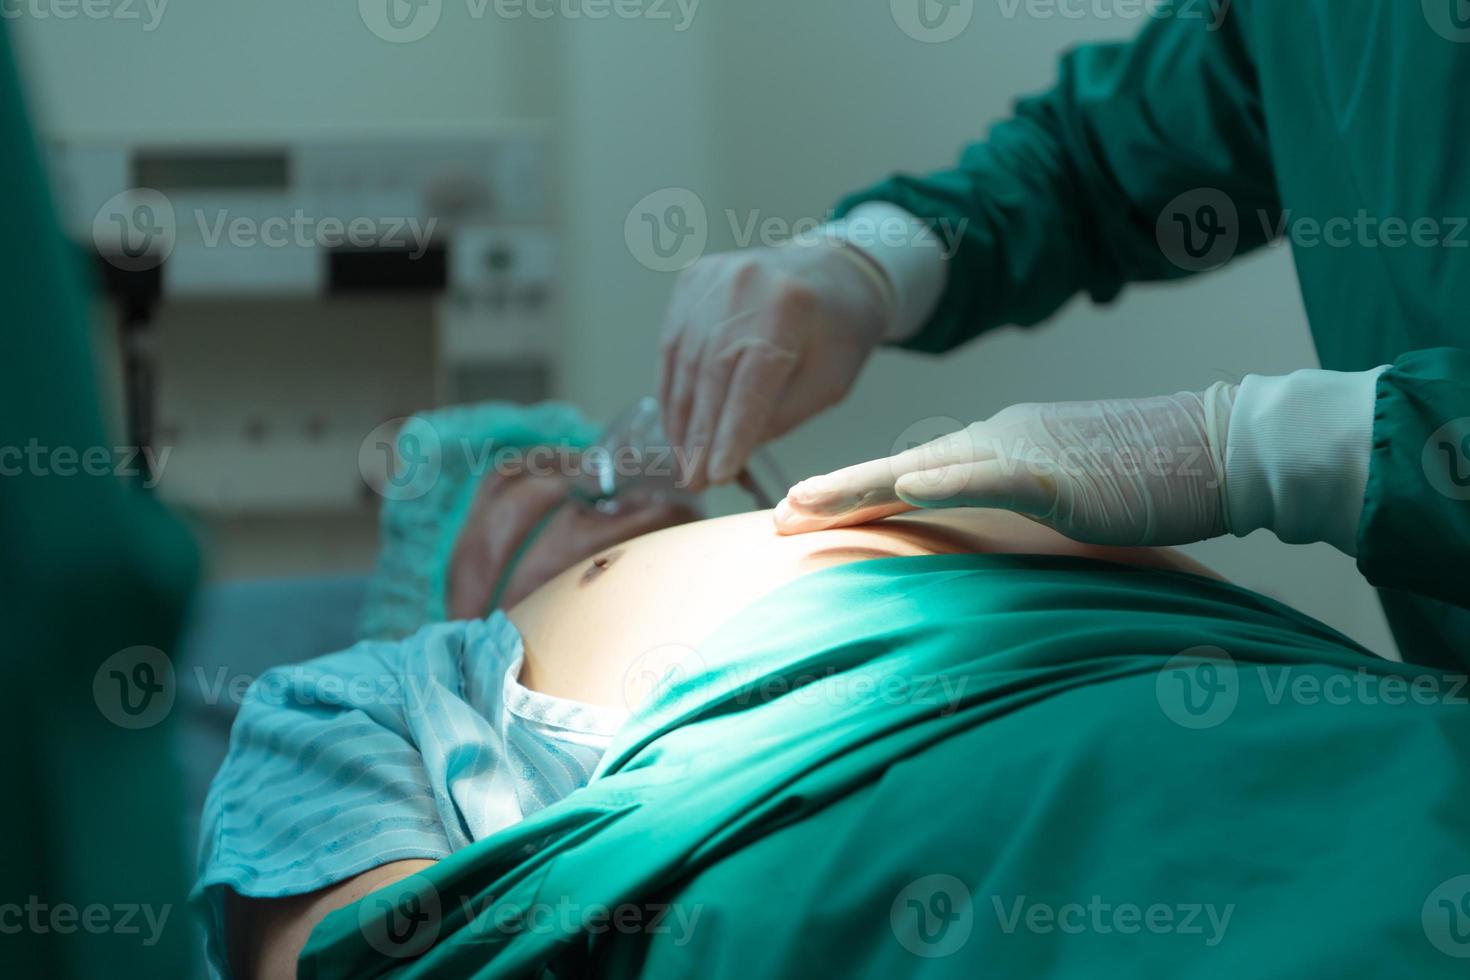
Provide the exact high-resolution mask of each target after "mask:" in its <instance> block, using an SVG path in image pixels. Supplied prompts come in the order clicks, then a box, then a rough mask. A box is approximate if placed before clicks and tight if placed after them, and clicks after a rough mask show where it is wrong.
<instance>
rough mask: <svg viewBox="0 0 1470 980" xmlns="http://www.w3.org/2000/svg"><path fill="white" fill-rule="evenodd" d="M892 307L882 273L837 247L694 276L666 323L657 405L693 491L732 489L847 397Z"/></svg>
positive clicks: (792, 250) (737, 258)
mask: <svg viewBox="0 0 1470 980" xmlns="http://www.w3.org/2000/svg"><path fill="white" fill-rule="evenodd" d="M892 305H893V301H892V297H891V288H890V287H889V286H888V283H887V279H886V277H885V276H884V274H883V273H882V272H881V271H880V270H879V269H878V267H877V266H876V265H873V264H872V262H871V260H870V259H868V258H867V257H866V256H864V255H863V254H862V253H861V252H859V251H858V250H857V249H855V248H853V247H852V246H849V245H844V244H840V243H837V242H833V241H827V240H823V241H820V242H817V243H813V244H805V245H788V246H785V247H781V248H762V249H751V250H748V251H742V252H731V253H726V254H722V255H712V256H709V257H708V258H705V259H702V260H701V261H699V262H696V263H695V264H694V265H692V266H690V267H689V268H688V269H686V270H685V271H684V272H683V273H682V274H681V275H680V277H679V281H678V283H677V285H676V286H675V287H674V295H673V299H672V300H671V301H670V304H669V310H668V315H667V318H666V322H665V325H664V340H663V349H662V378H661V381H660V385H659V402H660V407H661V409H662V412H663V421H664V431H665V432H666V433H667V434H668V437H669V441H670V443H671V444H672V445H673V446H674V447H675V448H676V449H679V450H681V451H682V459H683V460H684V461H685V464H686V472H685V478H686V480H687V482H688V486H689V489H691V490H696V491H697V490H702V489H704V487H705V486H706V485H708V484H710V483H716V484H719V483H728V482H730V481H731V480H733V479H735V477H736V476H738V475H739V473H740V471H741V470H742V469H743V468H744V466H745V461H746V458H747V457H748V456H749V455H750V453H751V452H752V451H753V450H754V449H756V448H757V447H758V446H760V445H761V444H762V443H763V442H766V441H767V440H769V439H773V438H775V437H777V436H779V435H782V434H783V433H785V432H787V431H788V430H790V429H792V428H794V427H796V426H797V425H799V424H800V423H802V422H804V421H806V420H807V419H808V418H810V417H811V416H813V415H815V414H816V413H817V412H819V411H821V410H822V409H824V408H827V407H829V406H831V405H833V404H835V403H837V402H839V401H841V400H842V398H843V397H844V396H846V394H847V392H848V389H849V388H851V386H852V383H853V381H854V379H856V377H857V375H858V372H859V371H860V370H861V369H862V366H863V364H864V363H865V362H866V361H867V359H868V355H869V354H871V353H872V351H873V348H875V347H876V346H877V345H878V343H879V342H880V341H881V340H882V339H883V334H884V329H885V327H886V325H887V321H888V319H889V318H890V317H891V316H892Z"/></svg>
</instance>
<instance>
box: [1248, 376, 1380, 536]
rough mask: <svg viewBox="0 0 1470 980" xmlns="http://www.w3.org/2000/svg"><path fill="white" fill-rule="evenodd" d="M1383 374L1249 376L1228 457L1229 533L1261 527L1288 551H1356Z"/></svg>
mask: <svg viewBox="0 0 1470 980" xmlns="http://www.w3.org/2000/svg"><path fill="white" fill-rule="evenodd" d="M1385 370H1387V368H1386V367H1381V368H1377V369H1375V370H1373V371H1362V372H1355V373H1344V372H1337V371H1297V372H1295V373H1294V374H1289V375H1286V376H1284V377H1276V378H1266V377H1261V376H1260V375H1254V374H1253V375H1249V376H1247V377H1246V379H1245V381H1243V382H1242V383H1241V386H1240V394H1239V396H1238V397H1237V398H1236V401H1235V407H1234V410H1233V411H1232V413H1231V417H1230V428H1229V437H1228V439H1227V443H1226V453H1225V473H1226V475H1225V484H1226V486H1227V487H1228V493H1227V495H1226V500H1227V505H1226V511H1227V519H1228V521H1229V526H1230V531H1231V533H1233V534H1235V535H1236V536H1237V537H1244V536H1246V535H1247V534H1250V533H1251V532H1252V531H1255V530H1258V529H1260V528H1266V529H1268V530H1270V531H1271V532H1273V533H1274V534H1275V535H1276V536H1277V537H1278V538H1280V539H1281V540H1282V541H1285V542H1287V543H1288V544H1310V543H1313V542H1317V541H1325V542H1327V543H1328V544H1330V545H1332V546H1333V547H1334V548H1337V549H1338V550H1339V551H1341V552H1343V553H1344V554H1348V555H1352V554H1353V553H1354V552H1355V550H1356V543H1355V542H1356V538H1357V530H1358V520H1359V518H1360V517H1361V516H1362V513H1363V491H1364V488H1365V487H1366V485H1367V482H1368V459H1369V455H1370V453H1371V450H1372V444H1373V406H1374V398H1375V390H1376V385H1377V382H1378V376H1379V375H1380V374H1382V373H1383V372H1384V371H1385Z"/></svg>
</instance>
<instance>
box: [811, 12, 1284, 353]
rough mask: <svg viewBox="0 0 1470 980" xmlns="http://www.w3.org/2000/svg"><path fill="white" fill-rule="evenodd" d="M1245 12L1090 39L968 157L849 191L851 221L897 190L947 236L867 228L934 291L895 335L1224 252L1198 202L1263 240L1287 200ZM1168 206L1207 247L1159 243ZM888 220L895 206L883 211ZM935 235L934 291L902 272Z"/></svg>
mask: <svg viewBox="0 0 1470 980" xmlns="http://www.w3.org/2000/svg"><path fill="white" fill-rule="evenodd" d="M1241 17H1242V15H1241V14H1239V13H1238V12H1237V11H1236V10H1234V9H1229V10H1228V13H1226V14H1225V15H1224V16H1223V19H1222V20H1221V22H1220V23H1219V24H1217V25H1216V24H1212V23H1211V22H1210V21H1208V20H1205V19H1198V18H1185V17H1166V16H1161V17H1157V18H1152V19H1150V22H1149V24H1148V25H1147V26H1146V27H1144V28H1143V29H1142V31H1141V32H1140V33H1139V34H1138V36H1137V37H1136V38H1134V39H1133V40H1132V41H1130V42H1127V43H1115V44H1096V45H1087V46H1084V47H1080V48H1078V49H1076V50H1074V51H1072V52H1070V53H1069V54H1067V55H1066V56H1064V57H1063V59H1062V62H1061V69H1060V77H1059V80H1058V82H1057V84H1056V86H1055V87H1054V88H1053V89H1052V90H1051V91H1049V92H1046V93H1045V94H1042V95H1039V96H1036V97H1033V98H1028V99H1025V100H1023V101H1022V102H1020V103H1019V105H1018V106H1017V108H1016V112H1015V115H1014V117H1013V118H1011V119H1009V120H1006V121H1005V122H1002V123H1000V124H999V125H997V126H996V127H995V128H994V129H992V130H991V132H990V136H989V138H988V139H987V140H985V141H983V142H980V143H976V144H974V145H972V146H970V147H968V148H967V149H966V150H965V151H964V153H963V155H962V157H961V159H960V162H959V164H958V166H956V167H954V168H953V169H949V170H943V171H940V172H937V173H933V174H930V175H928V176H924V177H914V176H895V177H893V178H891V179H889V180H887V181H885V182H883V183H881V184H879V185H877V186H876V187H873V188H871V189H869V190H866V191H863V192H861V193H858V194H855V195H853V196H851V197H849V198H848V199H847V200H845V201H843V202H842V204H841V206H840V207H839V209H838V213H839V215H840V216H843V217H844V218H850V219H852V220H855V221H856V220H858V219H861V218H863V217H864V216H865V215H872V214H873V213H874V205H875V204H878V203H879V202H881V203H882V204H885V205H887V206H888V207H890V208H891V207H892V206H895V205H896V206H897V207H898V208H901V209H902V210H903V211H906V212H909V213H910V214H912V215H913V216H915V217H917V218H918V219H919V221H920V222H921V223H922V224H923V225H925V226H927V227H928V228H929V229H932V231H933V232H934V233H936V234H937V235H938V236H939V238H940V239H941V240H942V242H943V244H944V246H945V249H942V250H936V249H934V248H932V247H928V246H925V245H923V243H921V242H920V241H919V239H917V238H910V239H909V241H910V242H912V243H913V245H912V246H911V247H910V248H909V249H907V250H905V249H904V248H902V247H894V246H892V245H884V244H879V245H877V246H876V247H874V248H871V249H868V248H866V243H865V242H864V241H863V239H862V237H861V232H860V231H859V232H858V233H856V235H855V237H854V243H855V244H857V245H858V246H859V247H860V248H864V249H865V251H870V252H871V254H872V256H873V257H874V258H875V259H877V260H878V261H879V263H880V264H881V265H883V266H884V267H885V269H887V271H888V273H889V276H890V278H894V279H897V280H898V282H896V284H895V285H896V286H897V293H898V295H899V296H900V297H903V296H905V295H909V296H915V297H924V298H923V299H922V300H920V302H922V303H923V305H924V308H923V309H917V310H915V309H907V310H900V312H899V316H898V321H899V323H900V324H906V325H907V329H906V330H904V331H902V332H901V333H900V336H898V337H894V336H892V335H890V338H889V339H890V340H897V341H899V342H900V343H901V344H902V345H903V346H906V347H910V348H913V349H916V350H925V351H942V350H947V349H949V348H951V347H954V346H956V345H958V344H960V343H963V342H964V341H966V340H968V339H970V338H972V337H974V336H975V335H977V334H979V333H980V332H982V331H984V330H987V329H989V328H991V327H994V326H1001V325H1006V324H1020V325H1031V324H1034V323H1037V322H1039V321H1041V320H1043V319H1045V318H1046V317H1047V316H1049V315H1050V314H1051V313H1053V312H1054V311H1055V310H1056V309H1057V308H1059V307H1060V306H1061V305H1062V304H1063V303H1065V302H1066V301H1067V300H1068V299H1070V298H1071V297H1072V296H1074V295H1076V294H1077V293H1078V292H1084V291H1085V292H1086V293H1087V294H1088V295H1090V296H1091V297H1092V298H1093V299H1094V300H1097V301H1106V300H1109V299H1111V298H1113V297H1114V296H1116V295H1117V294H1118V292H1119V291H1120V290H1121V289H1122V287H1123V286H1124V285H1125V284H1126V283H1128V282H1130V281H1135V280H1160V279H1170V278H1176V277H1181V276H1184V275H1187V274H1189V273H1191V272H1193V271H1199V270H1200V269H1202V268H1205V267H1211V266H1213V265H1218V264H1221V261H1216V260H1214V257H1213V256H1212V255H1211V254H1209V253H1210V250H1209V248H1208V245H1209V244H1210V243H1211V242H1212V241H1213V240H1216V239H1213V238H1212V237H1211V232H1210V229H1209V228H1208V227H1205V226H1203V225H1199V224H1195V223H1194V222H1195V221H1196V219H1199V220H1200V221H1203V222H1205V223H1206V224H1212V225H1216V226H1222V227H1227V228H1228V231H1227V234H1230V235H1238V240H1234V241H1227V243H1226V244H1227V245H1228V246H1229V248H1228V249H1225V248H1221V249H1219V250H1217V251H1219V252H1227V251H1228V253H1229V254H1240V253H1242V252H1245V251H1247V250H1249V249H1252V248H1255V247H1257V246H1259V245H1261V244H1262V243H1264V242H1265V241H1266V240H1267V239H1268V238H1269V236H1270V232H1269V229H1271V228H1274V227H1276V222H1275V221H1274V220H1273V219H1274V217H1275V216H1276V215H1277V214H1278V213H1279V212H1280V202H1279V200H1278V196H1277V192H1276V185H1275V180H1274V175H1273V171H1272V165H1271V158H1270V154H1269V150H1268V146H1267V140H1266V124H1265V119H1264V115H1263V111H1262V108H1261V104H1260V101H1259V98H1258V92H1257V89H1256V84H1255V69H1254V66H1253V65H1252V61H1251V56H1250V52H1249V51H1248V44H1247V39H1246V37H1245V36H1244V31H1245V28H1244V26H1243V25H1242V20H1241ZM1183 194H1188V195H1189V196H1188V197H1187V198H1185V199H1183V200H1180V201H1178V202H1176V198H1179V197H1180V195H1183ZM1225 202H1228V203H1225ZM1222 204H1223V206H1224V207H1225V208H1229V207H1233V208H1234V209H1235V210H1236V212H1237V213H1238V215H1239V219H1238V220H1233V219H1232V218H1231V216H1230V215H1229V213H1228V211H1222V210H1221V206H1222ZM864 205H867V206H868V207H867V208H865V209H864V210H863V211H860V212H858V214H857V215H853V212H854V210H855V209H858V208H860V207H862V206H864ZM1210 207H1214V208H1215V209H1216V210H1215V211H1214V212H1213V213H1211V212H1209V211H1204V212H1202V211H1201V209H1202V208H1210ZM1166 210H1167V211H1168V212H1178V215H1177V216H1176V215H1175V214H1172V213H1170V214H1166ZM889 214H890V215H891V214H892V212H891V211H889ZM1161 217H1162V218H1163V222H1164V229H1165V232H1166V235H1181V236H1182V234H1183V232H1184V230H1185V229H1184V226H1183V225H1177V224H1176V222H1178V221H1180V220H1181V219H1182V220H1183V221H1186V222H1190V223H1191V225H1190V228H1189V231H1190V232H1191V234H1192V235H1193V236H1194V238H1193V240H1192V241H1191V242H1190V247H1191V248H1192V249H1194V250H1195V251H1196V252H1197V253H1198V254H1195V255H1192V254H1190V253H1189V252H1184V251H1181V250H1180V249H1178V248H1176V247H1173V245H1172V244H1171V245H1170V246H1168V247H1161V244H1160V234H1159V229H1160V219H1161ZM879 223H880V225H886V224H888V222H884V221H883V219H882V217H881V212H880V217H879ZM1181 240H1182V239H1181ZM906 251H908V252H913V253H916V254H905V252H906ZM940 251H952V252H953V254H952V256H951V258H950V259H949V260H948V262H945V263H943V264H944V265H946V266H947V267H948V268H947V274H944V286H943V291H942V298H941V299H940V300H939V301H938V303H937V305H936V304H935V303H934V301H933V299H932V295H933V290H929V289H925V288H922V287H915V288H905V287H906V285H907V284H908V283H909V282H910V281H913V282H919V281H921V280H924V279H925V278H926V277H927V278H932V274H933V266H934V264H935V263H941V262H942V260H941V259H940V258H939V257H938V256H939V252H940ZM1224 257H1228V256H1227V255H1221V260H1223V258H1224Z"/></svg>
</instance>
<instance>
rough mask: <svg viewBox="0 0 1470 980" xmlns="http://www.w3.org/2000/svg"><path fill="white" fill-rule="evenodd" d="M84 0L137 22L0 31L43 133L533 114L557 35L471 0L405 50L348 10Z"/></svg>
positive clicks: (287, 2) (455, 2)
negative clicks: (17, 53) (21, 69)
mask: <svg viewBox="0 0 1470 980" xmlns="http://www.w3.org/2000/svg"><path fill="white" fill-rule="evenodd" d="M95 2H97V3H103V4H110V5H111V6H112V7H113V8H114V9H118V10H127V11H128V12H130V13H131V12H137V13H139V14H140V17H139V19H136V20H134V19H119V18H109V19H89V18H86V17H76V18H73V19H70V20H58V19H56V18H55V17H47V18H44V19H37V18H36V17H34V16H25V17H21V18H19V19H16V20H12V21H8V22H7V24H8V26H10V27H11V28H13V31H14V34H15V35H16V36H18V37H19V39H20V47H21V51H22V55H23V56H24V57H25V65H26V68H27V70H28V77H29V79H30V81H31V86H32V89H33V92H34V95H35V101H36V103H37V105H36V107H37V109H38V110H39V111H41V112H42V113H43V114H44V116H43V118H44V119H45V122H46V128H47V129H48V131H50V132H53V133H57V134H61V135H81V134H86V133H95V132H102V133H109V134H110V133H153V132H167V131H171V130H179V131H186V132H187V131H194V130H200V129H204V130H209V131H212V132H228V131H230V130H236V129H241V130H247V131H248V130H257V129H272V130H273V129H281V128H297V127H318V126H341V125H345V126H362V125H377V124H388V125H393V124H403V123H412V122H418V121H422V122H454V121H460V120H469V121H479V120H487V119H503V118H528V117H544V116H546V115H548V114H549V113H550V112H552V111H553V110H552V107H553V106H554V104H555V102H556V99H557V80H558V78H559V76H560V71H559V70H558V67H557V29H558V25H557V24H556V23H555V22H553V21H537V20H533V19H530V18H520V19H516V20H506V19H504V18H496V17H494V16H493V15H491V14H490V13H488V10H487V13H486V15H485V16H483V17H475V16H473V15H472V13H471V9H472V8H471V7H470V6H469V4H470V2H471V0H442V2H443V6H442V9H441V13H440V17H439V20H438V22H437V24H436V25H435V27H434V29H433V30H432V31H430V32H429V33H428V34H427V35H426V36H425V37H423V38H421V39H419V40H416V41H413V42H412V43H390V42H389V41H386V40H383V39H382V38H380V37H378V36H377V35H375V34H373V33H372V32H371V31H370V30H369V29H368V27H367V25H366V23H365V21H364V20H363V18H362V17H361V16H360V15H359V11H358V4H357V2H356V0H245V2H235V3H231V2H218V0H133V2H130V3H127V4H126V5H124V4H123V0H95ZM149 3H152V4H153V5H154V7H155V8H157V7H158V5H159V4H160V3H161V4H162V7H161V9H162V13H161V15H160V16H159V17H158V18H157V20H156V25H157V26H156V27H155V28H154V29H153V30H146V29H145V28H146V27H147V26H148V24H149V23H150V15H149V14H148V13H147V10H148V4H149ZM14 6H15V7H19V6H20V5H18V4H17V5H14ZM477 7H478V3H477ZM6 9H7V10H10V9H13V8H12V6H10V5H7V8H6ZM490 9H493V8H490Z"/></svg>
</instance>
